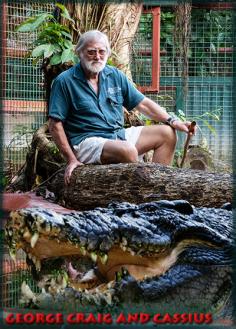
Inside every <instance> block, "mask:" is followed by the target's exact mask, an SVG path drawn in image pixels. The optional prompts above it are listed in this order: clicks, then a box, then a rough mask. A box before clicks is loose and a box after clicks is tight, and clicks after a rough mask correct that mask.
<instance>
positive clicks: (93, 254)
mask: <svg viewBox="0 0 236 329" xmlns="http://www.w3.org/2000/svg"><path fill="white" fill-rule="evenodd" d="M90 257H91V259H92V261H93V262H94V263H96V261H97V258H98V255H97V254H96V253H95V252H94V251H93V252H91V254H90Z"/></svg>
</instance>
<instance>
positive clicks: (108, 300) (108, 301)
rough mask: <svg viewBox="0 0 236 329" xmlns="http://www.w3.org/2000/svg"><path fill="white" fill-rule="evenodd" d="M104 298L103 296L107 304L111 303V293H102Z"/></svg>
mask: <svg viewBox="0 0 236 329" xmlns="http://www.w3.org/2000/svg"><path fill="white" fill-rule="evenodd" d="M104 298H105V300H106V302H107V304H108V305H111V303H112V297H111V294H110V293H106V294H104Z"/></svg>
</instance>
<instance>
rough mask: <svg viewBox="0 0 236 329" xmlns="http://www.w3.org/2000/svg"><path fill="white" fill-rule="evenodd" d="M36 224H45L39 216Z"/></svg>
mask: <svg viewBox="0 0 236 329" xmlns="http://www.w3.org/2000/svg"><path fill="white" fill-rule="evenodd" d="M37 222H38V223H39V224H43V223H44V222H45V219H44V218H43V217H41V216H37Z"/></svg>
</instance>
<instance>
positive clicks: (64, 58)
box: [61, 49, 74, 63]
mask: <svg viewBox="0 0 236 329" xmlns="http://www.w3.org/2000/svg"><path fill="white" fill-rule="evenodd" d="M73 59H74V52H73V51H72V50H71V49H65V50H63V52H62V55H61V62H62V63H65V62H69V61H73Z"/></svg>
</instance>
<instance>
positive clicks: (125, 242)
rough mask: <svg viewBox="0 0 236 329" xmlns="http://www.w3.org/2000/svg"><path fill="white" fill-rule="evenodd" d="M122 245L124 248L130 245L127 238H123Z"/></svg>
mask: <svg viewBox="0 0 236 329" xmlns="http://www.w3.org/2000/svg"><path fill="white" fill-rule="evenodd" d="M122 244H123V245H124V246H127V244H128V242H127V239H126V238H125V237H122Z"/></svg>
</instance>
